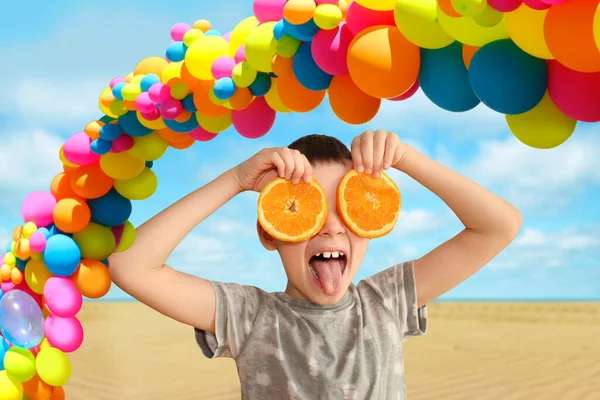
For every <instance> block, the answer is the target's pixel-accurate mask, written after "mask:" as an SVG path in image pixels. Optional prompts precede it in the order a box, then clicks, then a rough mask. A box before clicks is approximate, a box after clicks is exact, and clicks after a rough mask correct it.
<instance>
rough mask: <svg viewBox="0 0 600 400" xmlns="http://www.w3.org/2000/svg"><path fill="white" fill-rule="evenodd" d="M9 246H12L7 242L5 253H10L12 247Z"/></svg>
mask: <svg viewBox="0 0 600 400" xmlns="http://www.w3.org/2000/svg"><path fill="white" fill-rule="evenodd" d="M11 244H12V242H8V244H7V245H6V250H5V252H6V253H10V252H11V251H12V249H11V247H12V245H11Z"/></svg>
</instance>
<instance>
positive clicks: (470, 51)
mask: <svg viewBox="0 0 600 400" xmlns="http://www.w3.org/2000/svg"><path fill="white" fill-rule="evenodd" d="M480 48H481V47H478V46H470V45H468V44H463V48H462V56H463V61H464V63H465V67H467V69H469V66H470V65H471V60H472V59H473V56H474V55H475V53H476V52H477V50H479V49H480Z"/></svg>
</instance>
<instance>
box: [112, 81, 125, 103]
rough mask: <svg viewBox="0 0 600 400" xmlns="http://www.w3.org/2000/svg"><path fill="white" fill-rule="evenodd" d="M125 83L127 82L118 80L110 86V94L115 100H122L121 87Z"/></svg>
mask: <svg viewBox="0 0 600 400" xmlns="http://www.w3.org/2000/svg"><path fill="white" fill-rule="evenodd" d="M125 85H127V82H124V81H122V82H119V83H117V84H116V85H115V86H113V88H112V94H113V96H115V99H117V100H123V94H122V92H123V88H124V87H125Z"/></svg>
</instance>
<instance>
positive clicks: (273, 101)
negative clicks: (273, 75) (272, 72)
mask: <svg viewBox="0 0 600 400" xmlns="http://www.w3.org/2000/svg"><path fill="white" fill-rule="evenodd" d="M277 82H278V80H277V79H273V80H271V89H269V91H268V92H267V94H265V100H266V102H267V104H268V105H269V107H271V108H272V109H273V110H275V111H277V112H281V113H289V112H290V109H289V108H287V107H286V106H285V105H284V104H283V102H282V101H281V98H280V97H279V93H278V92H277Z"/></svg>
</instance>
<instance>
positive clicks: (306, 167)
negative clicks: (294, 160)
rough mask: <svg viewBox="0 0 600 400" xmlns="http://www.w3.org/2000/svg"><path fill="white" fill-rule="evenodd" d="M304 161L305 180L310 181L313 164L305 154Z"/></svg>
mask: <svg viewBox="0 0 600 400" xmlns="http://www.w3.org/2000/svg"><path fill="white" fill-rule="evenodd" d="M302 161H304V181H305V182H306V183H310V181H311V180H312V165H310V163H309V162H308V158H306V156H305V155H304V154H302Z"/></svg>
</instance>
